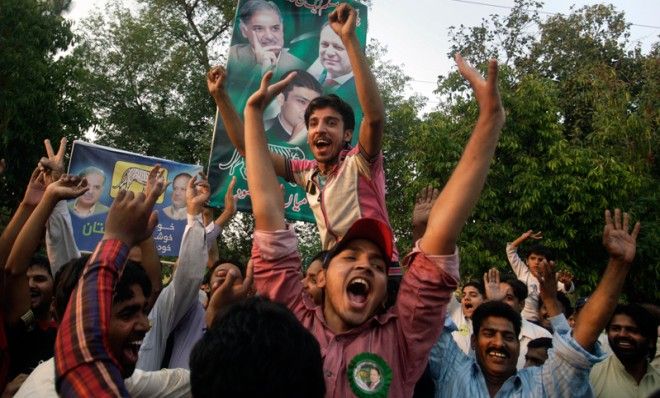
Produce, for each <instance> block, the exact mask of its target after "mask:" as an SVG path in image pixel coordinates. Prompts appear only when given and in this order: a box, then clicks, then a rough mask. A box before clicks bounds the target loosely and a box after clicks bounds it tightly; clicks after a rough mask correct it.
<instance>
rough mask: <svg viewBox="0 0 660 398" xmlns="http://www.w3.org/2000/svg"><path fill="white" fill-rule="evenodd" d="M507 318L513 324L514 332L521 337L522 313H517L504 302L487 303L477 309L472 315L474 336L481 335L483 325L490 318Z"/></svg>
mask: <svg viewBox="0 0 660 398" xmlns="http://www.w3.org/2000/svg"><path fill="white" fill-rule="evenodd" d="M491 316H493V317H497V318H505V319H507V320H508V321H509V322H511V323H512V324H513V331H514V332H515V333H516V336H519V335H520V328H521V327H522V318H521V317H520V313H518V312H516V310H514V309H513V308H511V306H510V305H509V304H507V303H505V302H503V301H486V302H485V303H483V304H481V305H480V306H478V307H477V309H476V310H474V312H473V313H472V328H473V330H474V332H473V333H474V335H475V336H478V335H479V329H480V328H481V324H482V323H483V321H484V320H485V319H486V318H488V317H491Z"/></svg>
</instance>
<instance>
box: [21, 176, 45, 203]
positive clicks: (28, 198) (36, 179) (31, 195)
mask: <svg viewBox="0 0 660 398" xmlns="http://www.w3.org/2000/svg"><path fill="white" fill-rule="evenodd" d="M44 178H45V175H44V173H43V172H42V171H40V170H39V168H36V169H34V171H33V172H32V176H31V177H30V181H29V182H28V185H27V188H25V194H24V195H23V204H25V205H28V206H36V205H38V204H39V202H40V201H41V198H42V197H43V196H44V192H45V191H46V181H45V180H44Z"/></svg>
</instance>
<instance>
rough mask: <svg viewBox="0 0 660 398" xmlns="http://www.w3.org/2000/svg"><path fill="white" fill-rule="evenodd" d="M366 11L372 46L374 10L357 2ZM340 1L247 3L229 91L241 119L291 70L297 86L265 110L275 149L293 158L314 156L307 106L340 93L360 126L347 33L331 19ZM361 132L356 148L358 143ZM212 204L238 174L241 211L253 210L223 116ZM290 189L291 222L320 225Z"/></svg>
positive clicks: (240, 12) (232, 54) (361, 27)
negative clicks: (257, 94) (251, 101)
mask: <svg viewBox="0 0 660 398" xmlns="http://www.w3.org/2000/svg"><path fill="white" fill-rule="evenodd" d="M349 3H350V4H351V5H352V6H353V7H354V8H355V9H356V10H357V13H358V19H357V27H356V33H357V36H358V40H359V42H360V45H361V46H362V48H363V49H364V48H365V45H366V36H367V7H366V6H365V5H364V4H362V3H359V2H349ZM339 4H340V3H339V2H338V1H329V0H321V1H316V0H314V1H312V0H274V1H264V0H240V1H239V3H238V6H237V11H236V18H235V19H234V30H233V36H232V40H231V44H230V49H229V56H228V60H227V77H226V81H225V89H226V90H227V93H228V95H229V97H230V98H231V101H232V103H233V105H234V107H235V109H236V110H237V112H238V113H239V115H240V116H241V118H242V117H243V109H244V108H245V104H246V102H247V99H248V98H249V97H250V95H252V93H253V92H254V91H255V90H256V89H257V88H258V87H259V84H260V82H261V77H262V75H263V74H264V73H265V72H267V71H269V70H272V71H273V78H272V80H271V82H276V81H278V80H280V79H281V78H282V77H284V76H286V75H287V74H288V73H291V71H295V72H296V76H295V78H294V79H293V81H292V82H291V83H290V84H289V85H288V86H287V87H286V88H285V89H284V91H283V92H282V93H281V94H279V95H278V96H277V97H276V98H275V99H274V100H273V101H272V103H271V104H270V105H269V106H268V108H266V110H265V112H264V128H265V134H266V136H267V139H268V145H269V149H270V151H271V152H274V153H278V154H280V155H283V156H285V157H288V158H292V159H312V153H311V151H310V149H309V146H308V144H307V129H306V127H305V123H304V113H305V109H306V108H307V104H309V102H310V101H311V100H313V99H314V98H316V97H318V96H320V95H324V94H336V95H338V96H339V97H341V98H342V99H343V100H345V101H346V102H348V103H349V104H350V105H351V106H352V107H353V111H354V112H355V119H356V120H355V122H356V124H355V125H356V126H360V121H361V120H362V112H361V110H360V106H359V102H358V98H357V94H356V91H355V81H354V78H353V71H352V68H351V64H350V62H349V60H348V54H347V52H346V49H345V48H344V45H343V44H342V42H341V39H340V38H339V36H338V35H337V34H336V33H335V32H334V31H333V30H332V28H331V27H330V26H328V23H327V22H328V15H329V14H330V13H331V12H332V11H333V10H334V9H335V8H336V7H337V6H338V5H339ZM358 132H359V127H356V129H355V131H354V132H353V140H352V143H353V144H354V145H355V143H357V140H358ZM208 174H209V182H210V184H211V189H212V194H211V205H212V206H215V207H220V206H222V203H223V200H224V199H223V198H224V195H225V192H226V189H227V186H228V184H229V181H230V180H231V177H232V176H236V178H237V183H236V196H237V197H238V199H239V201H238V205H237V206H238V209H239V210H242V211H250V210H251V207H250V200H249V196H250V193H249V191H248V189H247V181H246V173H245V161H244V158H243V157H242V156H241V155H240V154H239V152H238V151H237V150H236V148H234V146H233V145H232V143H231V141H230V140H229V137H228V135H227V131H226V129H225V126H224V125H223V123H222V119H221V118H220V116H219V114H216V122H215V129H214V134H213V143H212V146H211V154H210V157H209V167H208ZM281 182H282V184H283V185H284V188H285V193H284V195H285V198H284V202H285V207H286V209H285V215H286V217H287V218H288V219H290V220H298V221H308V222H314V215H313V214H312V212H311V210H310V208H309V206H308V204H307V198H306V195H305V191H304V190H303V189H302V188H300V187H298V186H296V185H295V184H294V183H287V182H286V181H284V180H281Z"/></svg>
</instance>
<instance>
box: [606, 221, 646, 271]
mask: <svg viewBox="0 0 660 398" xmlns="http://www.w3.org/2000/svg"><path fill="white" fill-rule="evenodd" d="M629 223H630V216H629V215H628V213H623V224H622V223H621V210H619V209H614V220H612V214H611V213H610V211H609V210H605V228H604V230H603V246H605V249H606V250H607V252H608V253H609V255H610V258H611V259H613V260H617V261H621V262H623V263H625V264H630V263H632V261H633V260H634V259H635V250H636V248H637V235H638V234H639V229H640V227H641V225H640V223H639V221H637V223H635V227H634V228H633V230H632V232H628V229H629Z"/></svg>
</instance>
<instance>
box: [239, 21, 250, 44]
mask: <svg viewBox="0 0 660 398" xmlns="http://www.w3.org/2000/svg"><path fill="white" fill-rule="evenodd" d="M238 29H239V30H240V31H241V36H243V37H244V38H245V39H246V40H250V39H249V38H248V33H249V32H248V28H247V26H245V24H244V23H243V21H240V22H239V23H238Z"/></svg>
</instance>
